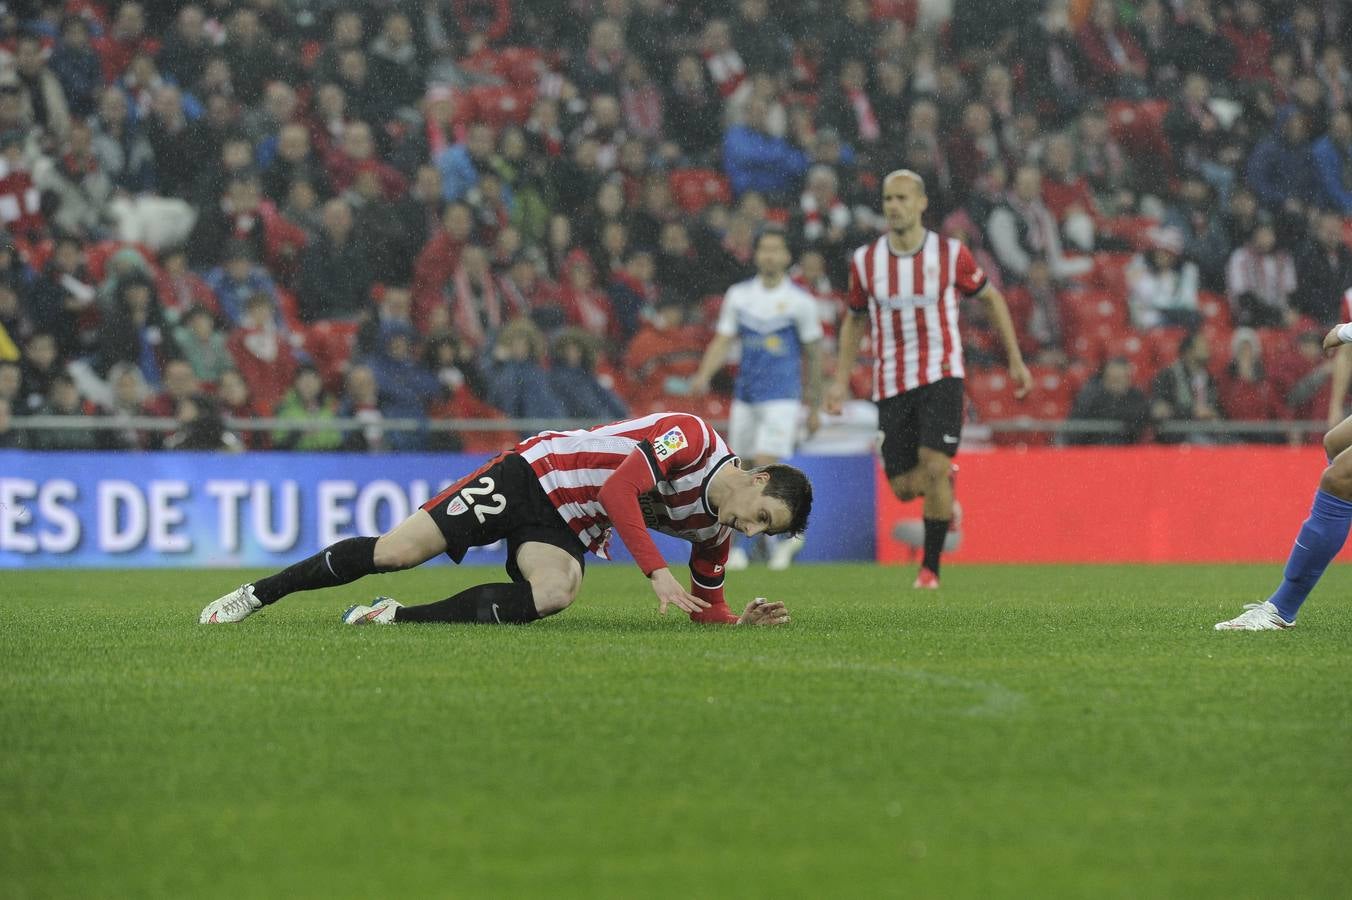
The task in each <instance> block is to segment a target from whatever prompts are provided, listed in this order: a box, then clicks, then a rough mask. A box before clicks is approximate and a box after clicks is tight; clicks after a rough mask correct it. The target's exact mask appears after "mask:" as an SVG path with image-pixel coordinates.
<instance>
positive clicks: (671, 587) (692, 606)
mask: <svg viewBox="0 0 1352 900" xmlns="http://www.w3.org/2000/svg"><path fill="white" fill-rule="evenodd" d="M648 580H649V581H650V582H651V583H652V586H653V591H654V592H655V593H656V594H657V602H658V607H657V611H658V612H660V613H661V614H662V615H664V616H665V615H666V614H667V607H668V606H670V605H671V604H673V603H674V604H676V608H677V609H680V610H681V611H683V612H688V613H693V612H699V611H700V610H702V609H708V608H709V603H708V601H707V600H701V599H700V598H698V597H696V596H695V595H694V594H692V593H690V592H689V591H687V590H686V589H685V588H683V587H681V583H680V582H679V581H677V580H676V576H675V575H672V574H671V570H670V569H657V570H656V571H654V572H653V574H652V575H651V577H650V578H649V579H648Z"/></svg>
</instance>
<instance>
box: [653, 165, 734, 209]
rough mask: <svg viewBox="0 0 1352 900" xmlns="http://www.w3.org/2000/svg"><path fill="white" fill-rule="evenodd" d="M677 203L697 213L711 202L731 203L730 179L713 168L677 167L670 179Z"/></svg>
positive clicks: (673, 195)
mask: <svg viewBox="0 0 1352 900" xmlns="http://www.w3.org/2000/svg"><path fill="white" fill-rule="evenodd" d="M668 183H669V184H670V186H671V195H672V197H673V198H675V200H676V204H677V205H678V206H680V207H681V209H683V210H684V211H686V212H687V213H690V214H691V215H697V214H699V213H701V212H703V211H704V208H705V207H706V206H708V205H709V204H710V203H731V202H732V188H731V187H730V186H729V185H728V180H727V179H726V178H724V177H723V176H722V175H721V174H719V173H718V172H715V171H714V170H713V169H677V170H676V171H675V172H672V173H671V177H670V179H669V180H668Z"/></svg>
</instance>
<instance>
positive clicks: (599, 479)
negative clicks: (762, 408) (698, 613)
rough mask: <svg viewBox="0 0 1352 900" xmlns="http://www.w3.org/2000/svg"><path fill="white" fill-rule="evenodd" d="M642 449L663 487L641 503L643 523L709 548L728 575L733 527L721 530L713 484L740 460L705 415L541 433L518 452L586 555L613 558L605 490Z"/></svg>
mask: <svg viewBox="0 0 1352 900" xmlns="http://www.w3.org/2000/svg"><path fill="white" fill-rule="evenodd" d="M635 449H639V450H640V451H641V452H642V453H643V454H644V456H645V457H646V458H647V460H648V464H649V465H650V466H651V467H652V472H653V480H654V481H655V482H656V484H657V486H656V487H655V488H654V489H653V490H652V491H650V492H648V493H647V494H644V495H642V496H641V497H640V498H639V506H640V508H641V509H642V511H643V520H644V524H646V525H647V526H648V528H650V529H652V530H653V531H660V532H662V533H663V534H670V535H674V536H675V537H678V538H682V539H683V540H687V541H690V542H691V543H692V544H695V545H696V550H699V549H700V548H705V549H706V550H707V551H709V554H708V555H709V556H710V560H711V561H713V562H715V563H716V564H717V566H718V568H719V571H720V573H721V567H722V563H723V562H724V561H725V559H726V552H727V546H726V542H727V541H728V538H729V536H730V535H731V534H732V529H731V528H729V527H728V526H726V525H720V524H719V523H718V516H717V515H715V514H714V511H713V509H712V508H711V507H710V506H709V498H708V490H709V482H710V481H711V480H712V479H713V476H714V474H715V473H716V472H718V470H719V469H721V468H722V467H723V466H725V465H728V464H729V463H732V462H733V461H734V460H736V458H737V457H736V456H734V455H733V453H732V451H731V450H729V449H728V445H727V444H726V443H725V442H724V441H723V438H722V437H720V436H719V434H718V432H716V431H714V430H713V428H711V427H710V426H709V424H708V423H706V422H705V421H704V420H703V419H701V418H699V417H698V416H692V415H689V414H687V413H670V412H664V413H653V414H652V415H648V416H643V417H642V418H638V419H628V420H626V421H623V422H614V423H612V424H610V425H601V426H598V427H596V428H589V429H583V430H577V431H542V432H541V433H539V434H537V435H536V436H535V437H532V438H528V439H527V440H525V441H522V442H521V443H520V444H518V445H517V446H516V447H515V449H514V450H513V452H514V453H517V454H519V455H520V456H521V457H522V458H523V459H525V460H526V462H527V463H529V464H530V467H531V469H532V470H533V471H534V472H535V475H536V477H537V478H539V479H540V485H541V486H542V487H543V488H544V489H545V493H546V494H548V495H549V499H550V501H552V502H553V504H554V508H555V509H557V510H558V511H559V515H561V516H562V517H563V520H564V521H565V522H567V523H568V527H569V528H571V529H573V532H574V533H575V534H577V536H578V538H579V539H580V540H581V541H582V543H583V544H584V545H585V546H586V547H587V549H589V550H591V551H592V552H593V553H595V554H596V555H597V556H599V557H601V558H602V559H609V558H610V557H609V555H608V545H609V543H610V535H611V523H610V519H609V517H608V516H607V515H606V511H605V509H604V508H603V507H602V505H601V501H600V499H599V495H600V492H601V486H602V485H603V484H605V482H606V479H607V478H609V477H610V475H611V473H613V472H614V471H615V469H616V468H618V467H619V465H620V463H622V462H624V460H625V458H626V457H628V456H629V455H630V454H631V453H633V452H634V450H635ZM715 555H717V556H720V557H721V558H717V559H714V556H715ZM719 581H720V583H721V578H720V579H719Z"/></svg>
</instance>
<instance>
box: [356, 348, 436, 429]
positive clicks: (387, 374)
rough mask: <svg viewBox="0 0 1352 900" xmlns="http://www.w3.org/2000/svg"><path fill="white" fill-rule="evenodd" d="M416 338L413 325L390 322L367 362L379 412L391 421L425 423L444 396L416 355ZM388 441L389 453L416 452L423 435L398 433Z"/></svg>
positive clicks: (433, 376)
mask: <svg viewBox="0 0 1352 900" xmlns="http://www.w3.org/2000/svg"><path fill="white" fill-rule="evenodd" d="M416 337H417V332H415V331H414V330H413V327H412V326H411V325H405V324H402V323H399V322H387V323H386V324H384V325H383V326H381V329H380V349H379V350H377V351H376V352H375V353H373V354H372V355H371V356H369V357H367V358H366V359H365V360H364V362H365V364H366V365H367V366H369V367H370V369H371V372H372V374H373V375H375V379H376V385H377V387H378V388H379V391H380V409H381V411H382V412H383V413H384V414H385V415H387V416H389V417H390V418H392V419H401V418H403V419H422V418H423V417H424V416H425V414H426V412H427V407H428V405H429V404H430V403H431V402H432V401H433V400H434V399H435V398H436V397H437V395H438V394H440V392H441V383H440V382H439V381H438V380H437V378H436V376H435V375H433V374H432V373H431V372H429V371H427V370H426V369H425V368H423V367H422V365H420V363H419V361H418V359H417V357H416V356H415V354H414V341H415V340H416ZM386 441H387V446H388V447H389V448H390V449H394V450H417V449H420V448H421V447H422V445H423V435H422V434H420V433H418V432H412V431H396V432H391V433H390V434H389V435H388V436H387V438H386Z"/></svg>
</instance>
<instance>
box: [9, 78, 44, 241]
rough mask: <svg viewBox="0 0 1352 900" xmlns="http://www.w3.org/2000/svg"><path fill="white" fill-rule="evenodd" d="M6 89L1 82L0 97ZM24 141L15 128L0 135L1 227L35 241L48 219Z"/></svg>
mask: <svg viewBox="0 0 1352 900" xmlns="http://www.w3.org/2000/svg"><path fill="white" fill-rule="evenodd" d="M7 89H8V88H7V87H6V85H5V83H4V82H0V94H2V93H3V92H4V91H5V90H7ZM24 142H25V133H24V132H23V131H20V130H18V129H13V128H11V129H9V130H8V131H5V132H4V133H3V134H0V226H3V227H4V228H6V229H8V230H9V233H10V234H11V235H13V236H14V238H15V239H16V240H19V241H29V242H36V241H41V240H43V239H44V238H46V236H47V218H46V216H45V215H44V214H43V211H42V206H41V205H40V203H39V199H38V192H37V189H36V187H35V185H34V181H33V174H32V173H31V172H30V171H29V162H28V158H27V156H26V154H25V151H24Z"/></svg>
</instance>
